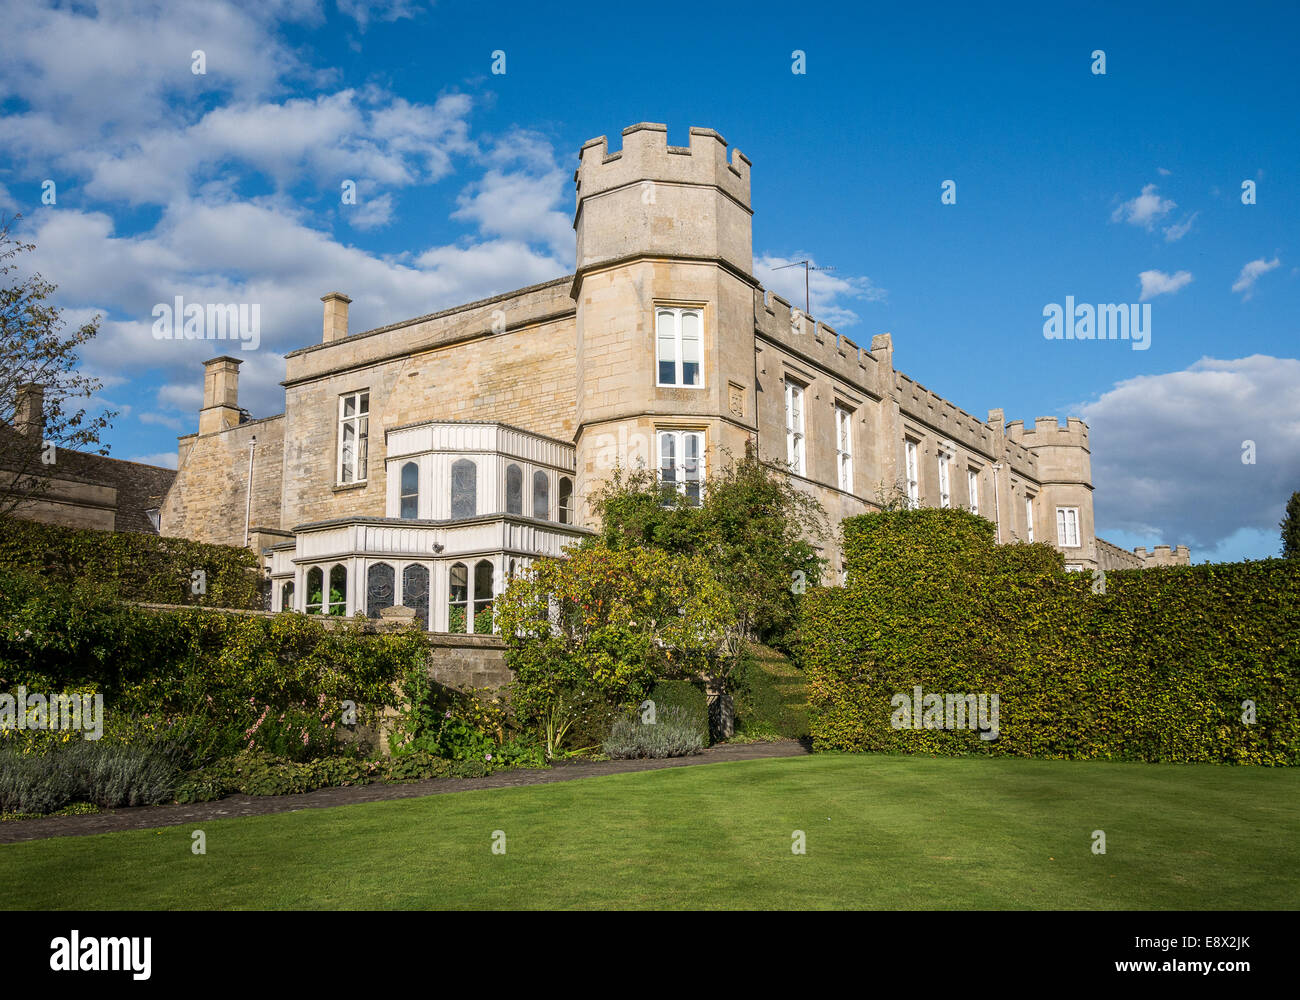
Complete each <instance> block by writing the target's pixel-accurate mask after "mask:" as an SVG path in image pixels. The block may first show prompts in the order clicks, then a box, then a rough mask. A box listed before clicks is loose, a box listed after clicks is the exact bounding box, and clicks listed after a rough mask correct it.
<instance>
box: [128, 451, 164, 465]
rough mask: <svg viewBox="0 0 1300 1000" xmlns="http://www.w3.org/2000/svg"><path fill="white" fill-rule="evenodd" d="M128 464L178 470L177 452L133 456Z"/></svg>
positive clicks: (158, 452)
mask: <svg viewBox="0 0 1300 1000" xmlns="http://www.w3.org/2000/svg"><path fill="white" fill-rule="evenodd" d="M127 461H128V462H140V463H141V464H143V465H160V466H162V467H163V468H164V469H174V468H176V452H174V451H157V452H154V453H153V454H152V455H132V456H131V457H130V458H128V459H127Z"/></svg>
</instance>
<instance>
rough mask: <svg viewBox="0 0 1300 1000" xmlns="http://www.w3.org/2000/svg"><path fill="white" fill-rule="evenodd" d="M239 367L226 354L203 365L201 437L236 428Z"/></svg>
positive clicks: (239, 363)
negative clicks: (228, 428)
mask: <svg viewBox="0 0 1300 1000" xmlns="http://www.w3.org/2000/svg"><path fill="white" fill-rule="evenodd" d="M242 364H243V362H242V361H240V360H239V359H238V358H232V357H230V356H229V355H225V354H223V355H222V356H221V357H219V358H213V359H212V360H211V361H205V362H203V408H202V409H201V410H199V433H200V434H214V433H216V432H217V431H223V430H225V429H226V428H227V427H238V426H239V421H240V412H239V366H240V365H242Z"/></svg>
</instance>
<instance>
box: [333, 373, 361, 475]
mask: <svg viewBox="0 0 1300 1000" xmlns="http://www.w3.org/2000/svg"><path fill="white" fill-rule="evenodd" d="M349 399H352V400H355V401H356V405H355V409H354V412H353V414H352V416H350V417H347V416H344V415H343V413H344V407H346V406H347V401H348V400H349ZM363 402H364V404H365V410H364V411H363V410H362V409H361V406H362V403H363ZM349 424H350V425H352V433H353V441H354V453H353V455H352V478H350V479H345V478H344V476H343V437H344V428H345V427H347V426H348V425H349ZM363 432H364V433H363ZM338 438H339V439H338V451H337V455H336V462H335V466H334V471H335V476H336V478H335V482H336V483H338V484H339V485H350V484H352V483H364V482H366V480H367V478H368V476H369V465H370V390H369V389H358V390H357V391H356V392H345V393H343V394H342V395H341V396H339V422H338Z"/></svg>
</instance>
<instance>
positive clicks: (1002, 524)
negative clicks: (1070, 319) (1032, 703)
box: [160, 123, 1188, 632]
mask: <svg viewBox="0 0 1300 1000" xmlns="http://www.w3.org/2000/svg"><path fill="white" fill-rule="evenodd" d="M622 139H623V143H622V149H621V150H618V151H614V152H611V151H610V149H609V148H608V144H607V142H606V138H605V137H604V136H602V137H600V138H598V139H592V140H591V141H590V142H588V143H586V145H584V146H583V147H582V150H581V152H580V154H579V165H578V169H577V171H576V173H575V174H574V179H575V181H576V187H577V191H576V195H577V198H576V210H575V214H574V229H575V231H576V235H577V260H576V267H575V271H574V273H573V274H571V275H566V276H565V277H562V278H558V279H556V280H554V281H550V282H547V283H545V284H541V285H534V286H532V287H530V288H522V289H519V290H518V291H513V292H509V293H507V294H504V295H498V296H495V297H493V298H490V299H484V300H482V301H479V302H471V303H469V304H467V305H463V306H458V307H456V308H454V309H446V310H443V311H441V312H436V313H432V314H430V315H427V316H419V317H416V318H414V319H406V320H401V321H399V322H395V323H391V324H389V325H387V326H382V327H379V328H378V329H374V330H366V331H362V332H358V333H351V332H349V329H348V304H349V303H350V302H351V300H350V299H349V298H348V297H347V296H346V295H344V294H342V293H340V292H331V293H329V294H328V295H326V296H324V298H323V300H322V301H323V302H324V328H323V334H322V337H321V342H320V343H318V344H313V345H311V346H309V347H304V348H301V349H299V350H296V351H293V352H291V353H290V354H289V355H288V356H287V361H286V371H285V379H284V383H283V384H284V389H285V408H284V412H283V413H282V414H279V415H277V416H272V417H264V418H261V419H251V418H250V417H249V415H248V414H247V413H245V412H244V411H243V410H241V409H240V407H239V397H238V379H239V365H240V362H239V361H238V360H237V359H235V358H231V357H218V358H213V359H212V360H211V361H208V362H207V363H206V365H205V372H204V390H203V407H202V409H201V410H200V411H199V427H198V433H197V434H190V435H187V436H184V437H182V438H181V439H180V445H179V470H178V472H177V475H176V480H175V483H174V485H172V487H171V489H170V491H169V493H168V495H167V497H166V500H165V501H164V502H163V505H162V511H161V515H160V518H161V524H160V530H161V533H162V534H164V535H179V536H183V537H187V538H192V539H198V540H202V541H211V542H222V543H226V544H233V545H252V546H254V547H255V548H257V549H258V550H259V551H261V552H263V553H265V555H266V561H267V569H268V572H269V574H270V577H271V579H272V594H273V596H272V607H273V609H275V610H283V609H295V610H299V611H308V612H323V613H342V614H348V615H351V614H354V613H356V612H358V611H360V612H365V613H369V614H371V615H375V614H378V613H379V611H380V610H381V609H383V608H385V607H389V606H392V605H394V604H403V605H405V606H407V607H410V608H414V609H415V610H416V613H417V618H418V620H421V621H423V622H424V623H425V624H426V627H428V628H430V629H432V630H434V631H439V632H473V631H480V632H481V631H488V630H490V628H491V624H490V623H491V611H490V608H491V602H492V599H493V597H494V596H495V595H496V594H497V593H499V592H500V590H501V589H502V588H503V585H504V582H505V581H506V580H507V579H508V578H509V577H510V576H511V575H512V574H514V573H517V572H519V571H520V570H521V569H522V568H523V567H525V566H527V565H528V563H529V562H530V561H531V560H533V559H536V558H537V557H539V556H554V555H559V554H560V553H561V551H562V549H563V548H564V546H566V545H568V544H570V543H572V542H575V541H578V540H580V539H581V538H583V537H584V536H586V535H587V534H589V533H590V530H591V529H590V528H589V525H590V523H591V518H592V515H591V510H590V506H589V498H590V497H591V496H592V495H593V492H594V490H595V489H596V488H597V487H598V485H599V484H600V482H601V481H602V480H603V479H604V478H606V477H607V476H609V475H610V474H611V473H612V472H613V470H614V469H615V468H616V467H618V466H622V467H625V468H626V467H635V466H637V465H638V464H641V463H644V464H645V465H646V466H647V467H653V468H656V469H658V471H659V475H660V476H661V478H662V480H663V481H664V482H666V483H670V484H673V485H674V486H675V487H676V489H678V490H679V491H681V492H682V493H683V494H685V495H686V496H687V497H689V498H698V497H699V495H700V490H701V488H702V484H703V483H704V481H705V477H706V475H707V473H708V471H709V470H710V469H712V468H715V467H716V463H718V462H720V461H723V460H724V459H725V456H726V455H736V456H739V455H743V454H744V452H745V447H746V444H747V443H748V444H750V445H752V446H753V447H755V448H756V449H757V453H758V455H759V456H760V458H762V459H763V460H765V461H769V462H772V463H779V464H788V467H789V468H791V469H792V470H793V474H794V475H795V476H796V477H797V482H798V483H799V484H801V486H802V487H803V488H804V489H806V490H807V491H808V492H810V493H811V494H813V495H814V496H816V498H817V499H818V500H819V501H820V502H821V503H822V505H823V506H824V507H825V508H826V510H827V512H828V514H829V515H830V516H831V519H832V523H838V521H839V519H841V518H844V517H848V516H850V515H853V514H860V513H863V512H866V511H870V510H873V509H877V508H876V504H875V503H873V501H874V500H876V499H878V498H879V496H880V487H881V485H882V484H884V485H885V486H886V488H887V489H889V488H894V487H896V488H898V489H899V490H902V491H904V492H905V494H906V496H907V497H908V498H909V500H910V501H911V502H912V503H914V504H926V505H933V506H940V507H948V506H961V507H967V508H969V509H971V510H972V511H975V512H977V513H979V514H981V515H983V516H984V517H987V518H989V519H990V520H992V521H993V522H994V523H995V524H996V525H997V537H998V538H999V540H1000V541H1002V542H1012V541H1015V540H1021V539H1023V540H1026V541H1032V540H1040V541H1042V540H1046V541H1050V542H1052V543H1053V544H1055V545H1056V546H1057V547H1058V548H1059V549H1060V550H1061V551H1062V552H1063V553H1064V556H1065V561H1066V563H1067V565H1068V566H1069V568H1071V569H1085V568H1086V569H1096V568H1102V569H1105V568H1111V567H1129V566H1132V567H1140V566H1144V565H1153V564H1158V563H1170V562H1183V563H1185V562H1187V561H1188V554H1187V550H1186V549H1185V548H1183V547H1179V549H1178V550H1177V551H1176V552H1175V553H1170V551H1169V549H1168V547H1166V546H1160V547H1157V549H1156V551H1155V553H1153V554H1151V555H1148V554H1146V553H1145V552H1144V550H1141V549H1139V550H1137V551H1136V553H1130V552H1126V551H1124V550H1122V549H1120V548H1118V547H1116V546H1112V545H1109V544H1108V543H1106V542H1104V541H1102V540H1100V539H1098V538H1097V537H1096V535H1095V532H1094V529H1093V508H1092V482H1091V467H1090V454H1089V445H1088V428H1087V425H1085V424H1084V422H1083V421H1082V420H1079V419H1077V418H1074V417H1071V418H1069V419H1068V420H1067V421H1066V422H1065V423H1064V425H1062V424H1060V423H1059V422H1058V421H1057V419H1056V418H1055V417H1039V418H1038V419H1037V420H1036V421H1035V422H1034V423H1033V424H1031V425H1029V426H1025V425H1024V424H1023V423H1022V422H1021V421H1019V420H1012V421H1007V420H1005V419H1004V416H1003V412H1002V410H1000V409H999V410H990V411H989V413H988V416H987V419H984V420H981V419H979V418H978V417H975V416H973V415H971V414H969V413H967V412H965V411H964V410H961V409H959V408H958V407H957V406H956V405H954V404H953V403H951V402H949V401H948V400H946V399H944V398H943V397H941V396H939V395H937V394H936V393H934V392H932V391H930V390H929V389H927V388H925V387H924V386H923V385H921V384H919V383H918V382H916V381H915V380H914V379H912V378H910V377H908V376H907V375H905V374H903V373H902V372H901V371H898V370H896V369H895V368H894V345H893V341H892V339H891V336H890V335H889V334H887V333H885V334H879V335H877V336H875V337H873V338H872V341H871V345H870V348H867V347H864V346H861V345H859V344H856V343H854V342H853V341H851V340H849V339H848V338H847V337H844V336H841V335H839V334H837V333H836V332H835V331H834V330H832V329H831V328H829V327H828V326H826V325H825V324H823V323H818V322H816V321H814V320H813V319H812V318H811V317H809V316H806V315H803V314H802V312H800V311H799V310H797V309H792V308H791V306H790V304H789V303H788V302H786V301H784V300H783V299H781V298H780V297H779V296H777V295H774V294H773V293H771V292H770V291H766V290H765V289H764V288H763V287H762V286H761V285H760V284H759V282H758V281H757V280H756V279H755V278H754V275H753V263H754V262H753V253H752V248H751V215H752V214H753V210H752V208H751V206H750V161H749V159H748V158H747V157H745V156H744V155H743V154H741V153H740V151H739V150H733V151H732V153H731V155H730V156H728V155H727V143H726V141H725V140H724V139H723V138H722V136H720V135H719V134H718V133H717V132H714V131H712V130H711V129H706V128H692V129H691V130H690V146H689V147H679V146H670V145H668V142H667V128H666V127H665V126H664V125H657V124H644V123H643V124H639V125H633V126H631V127H630V128H627V129H625V130H624V131H623V136H622ZM236 514H238V515H242V516H235V515H236ZM825 554H826V555H827V556H828V557H829V558H830V560H831V565H832V566H839V565H840V562H839V554H838V552H835V551H828V552H826V553H825Z"/></svg>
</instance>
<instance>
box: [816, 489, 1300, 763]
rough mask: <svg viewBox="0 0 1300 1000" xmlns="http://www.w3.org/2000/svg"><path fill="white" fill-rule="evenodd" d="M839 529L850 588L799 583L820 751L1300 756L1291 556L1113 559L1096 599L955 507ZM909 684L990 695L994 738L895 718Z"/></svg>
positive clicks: (1297, 574)
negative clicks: (1139, 563) (1142, 562)
mask: <svg viewBox="0 0 1300 1000" xmlns="http://www.w3.org/2000/svg"><path fill="white" fill-rule="evenodd" d="M844 537H845V546H846V548H845V551H846V556H847V559H848V564H849V578H848V586H847V587H846V588H834V589H825V590H821V589H819V590H817V591H810V592H809V594H808V595H807V599H806V600H805V602H804V607H803V614H802V619H801V638H800V655H801V659H802V662H803V664H804V667H805V669H806V671H807V676H808V680H809V692H810V700H811V706H812V709H813V737H814V745H815V747H816V748H818V749H837V750H876V751H891V752H912V753H935V754H963V753H970V754H988V755H994V756H1024V757H1030V756H1032V757H1048V758H1073V759H1090V758H1104V759H1123V760H1141V761H1167V762H1194V761H1207V762H1209V761H1213V762H1222V763H1254V764H1294V763H1297V762H1298V761H1300V565H1297V563H1296V562H1294V561H1290V560H1264V561H1261V562H1246V563H1236V564H1225V565H1203V566H1193V567H1168V568H1161V569H1151V570H1126V571H1122V572H1120V571H1111V572H1109V573H1107V574H1106V593H1105V594H1099V593H1093V592H1092V586H1091V583H1092V581H1091V580H1090V575H1089V574H1078V573H1074V574H1070V573H1065V572H1064V568H1063V565H1062V558H1061V556H1060V555H1059V553H1057V552H1056V551H1055V550H1053V549H1051V548H1050V547H1049V546H1046V545H1042V544H1037V545H1023V544H1022V545H1006V546H996V545H994V544H993V541H992V537H993V526H992V525H991V524H989V523H988V522H985V521H983V519H981V518H978V517H976V516H975V515H972V514H969V513H967V512H964V511H957V510H918V511H898V512H888V513H882V514H871V515H863V516H861V517H856V518H851V519H849V520H847V521H845V523H844ZM916 686H920V687H921V689H922V690H923V692H924V693H927V694H931V693H939V694H965V693H972V694H978V693H987V694H997V695H998V696H999V701H1000V721H999V730H1000V735H999V738H998V739H997V740H995V741H987V742H986V741H984V740H981V739H979V738H978V735H977V734H976V733H974V732H971V731H969V730H959V731H947V730H942V729H895V728H893V727H892V725H891V722H890V720H891V716H892V715H893V713H894V706H893V705H891V698H892V697H893V696H894V695H896V694H908V695H910V694H911V693H912V692H913V689H914V687H916ZM1248 700H1249V701H1251V702H1253V704H1254V706H1255V711H1256V713H1257V714H1256V720H1255V722H1254V723H1253V724H1246V723H1244V722H1243V719H1242V716H1243V712H1244V709H1243V702H1246V701H1248Z"/></svg>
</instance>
